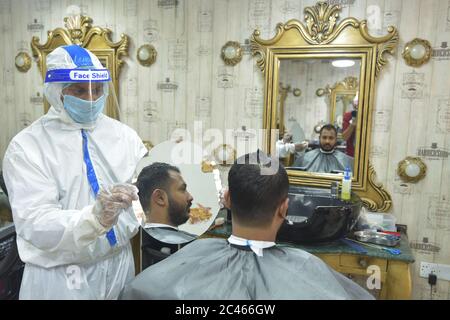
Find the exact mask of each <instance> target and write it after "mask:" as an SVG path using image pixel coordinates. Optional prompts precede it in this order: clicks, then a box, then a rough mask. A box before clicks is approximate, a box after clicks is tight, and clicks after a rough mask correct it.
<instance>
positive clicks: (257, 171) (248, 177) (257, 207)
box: [225, 152, 289, 228]
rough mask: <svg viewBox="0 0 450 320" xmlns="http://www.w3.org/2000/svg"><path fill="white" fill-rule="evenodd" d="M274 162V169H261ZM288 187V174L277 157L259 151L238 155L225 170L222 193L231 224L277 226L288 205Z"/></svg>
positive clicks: (281, 220) (271, 165) (270, 165)
mask: <svg viewBox="0 0 450 320" xmlns="http://www.w3.org/2000/svg"><path fill="white" fill-rule="evenodd" d="M274 165H275V170H272V171H267V170H262V169H264V168H266V169H267V167H272V168H273V167H274ZM270 172H271V173H272V174H267V173H270ZM288 189H289V180H288V176H287V173H286V170H285V169H284V167H283V166H282V165H281V164H280V163H279V161H278V159H275V158H272V157H268V156H267V155H265V154H263V153H262V152H258V153H253V154H247V155H245V156H243V157H241V158H239V159H238V160H236V162H235V163H234V164H233V166H232V167H231V169H230V171H229V173H228V192H227V193H226V195H225V200H226V202H227V205H228V206H229V207H230V208H231V212H232V218H233V224H235V223H237V224H239V225H241V226H244V227H256V228H258V227H262V228H264V227H269V226H271V225H274V224H275V225H276V227H277V228H279V226H280V225H281V223H282V222H283V220H284V217H285V216H286V212H287V208H288Z"/></svg>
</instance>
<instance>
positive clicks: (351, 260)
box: [339, 254, 387, 272]
mask: <svg viewBox="0 0 450 320" xmlns="http://www.w3.org/2000/svg"><path fill="white" fill-rule="evenodd" d="M339 265H340V267H345V268H353V269H362V270H366V269H367V267H369V266H373V265H376V266H378V267H379V268H380V271H381V272H386V271H387V260H385V259H378V258H371V257H365V256H358V255H346V254H343V255H341V256H340V261H339Z"/></svg>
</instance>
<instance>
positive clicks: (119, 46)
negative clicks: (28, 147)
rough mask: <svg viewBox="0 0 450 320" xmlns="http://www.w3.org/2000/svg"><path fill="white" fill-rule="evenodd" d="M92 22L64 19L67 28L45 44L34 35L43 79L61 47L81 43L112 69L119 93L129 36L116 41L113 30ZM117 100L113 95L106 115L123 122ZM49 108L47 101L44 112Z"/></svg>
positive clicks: (78, 17) (80, 17)
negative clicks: (51, 55)
mask: <svg viewBox="0 0 450 320" xmlns="http://www.w3.org/2000/svg"><path fill="white" fill-rule="evenodd" d="M92 22H93V21H92V18H90V17H87V16H83V15H76V16H70V17H66V18H64V24H65V27H66V28H56V29H54V30H51V31H48V32H47V41H46V42H45V43H44V44H41V43H40V40H39V37H36V36H33V38H32V40H31V48H32V52H33V57H35V58H36V59H37V63H38V67H39V70H40V72H41V75H42V79H45V74H46V72H47V67H46V64H45V61H46V58H47V55H48V54H49V53H50V52H52V51H53V50H54V49H56V48H58V47H60V46H65V45H70V44H77V45H79V46H81V47H83V48H86V49H88V50H89V51H91V52H92V53H93V54H95V55H96V56H97V57H98V59H99V60H100V62H101V63H102V64H103V66H104V67H105V68H107V69H109V71H110V73H111V80H112V83H113V85H114V89H115V91H116V93H117V94H118V92H119V75H120V70H121V67H122V65H123V64H124V61H123V60H122V57H126V56H128V44H129V39H128V36H127V35H125V34H121V35H120V40H119V41H117V42H113V41H112V40H111V33H112V31H111V30H110V29H108V28H102V27H98V26H96V27H93V26H92ZM113 99H114V98H113V96H112V95H109V97H108V100H107V104H106V108H105V112H106V114H107V115H108V116H110V117H112V118H114V119H117V120H120V119H119V118H120V117H119V114H118V110H117V108H115V107H114V106H115V101H113ZM49 108H50V105H49V103H48V102H47V100H46V99H44V111H45V112H47V111H48V109H49Z"/></svg>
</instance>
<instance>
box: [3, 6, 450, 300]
mask: <svg viewBox="0 0 450 320" xmlns="http://www.w3.org/2000/svg"><path fill="white" fill-rule="evenodd" d="M329 2H331V3H333V4H341V5H342V7H343V10H342V14H341V17H342V18H344V17H347V16H353V17H356V18H358V19H367V20H368V22H369V26H370V31H371V33H372V34H374V35H382V34H383V33H385V31H386V29H387V26H388V25H395V26H397V27H398V29H399V33H400V45H399V50H397V54H396V56H394V57H390V58H389V64H388V66H387V67H386V68H385V69H384V70H383V72H382V74H381V77H380V79H379V81H378V85H377V97H376V102H375V110H374V120H373V121H374V126H373V140H372V148H371V153H370V158H371V161H372V162H373V164H374V166H375V168H376V171H377V173H378V179H379V180H380V182H382V183H383V184H384V186H385V187H386V189H387V190H389V192H390V193H391V195H392V197H393V203H394V206H393V210H392V213H393V214H394V215H395V216H396V218H397V222H398V223H402V224H406V225H408V233H409V238H410V242H411V246H412V247H413V249H414V253H415V255H416V263H415V264H413V265H412V272H413V298H415V299H428V298H429V297H430V292H429V287H428V284H427V281H426V279H423V278H420V277H418V269H419V266H420V261H427V262H435V263H441V264H450V245H449V244H450V190H449V189H450V179H449V178H450V175H449V172H450V168H449V159H448V156H449V151H450V145H449V144H450V141H449V137H450V77H449V71H450V48H449V42H450V0H330V1H329ZM313 4H315V1H311V0H271V1H270V0H151V1H149V0H95V1H90V0H78V1H72V0H14V1H13V0H0V28H1V32H0V43H2V46H1V47H0V71H1V74H0V87H1V90H0V99H1V107H0V111H1V112H0V157H3V154H4V152H5V149H6V147H7V144H8V142H9V141H10V139H11V138H12V137H13V136H14V135H15V134H17V133H18V132H19V131H20V130H21V129H23V128H24V127H26V126H27V125H29V124H30V123H31V122H32V121H34V120H35V119H37V118H38V117H39V116H41V115H42V114H43V103H42V79H41V78H40V75H39V72H38V68H37V65H36V63H33V66H32V68H31V69H30V71H28V73H20V72H18V71H17V70H16V69H15V66H14V57H15V55H16V54H17V53H18V52H19V51H27V52H29V53H30V54H31V49H30V41H31V37H32V36H38V37H40V39H41V43H44V42H45V39H46V37H47V35H46V32H47V30H51V29H54V28H56V27H62V26H63V17H65V16H67V14H68V13H72V12H76V11H81V13H83V14H86V15H88V16H90V17H92V18H93V20H94V25H100V26H104V27H108V28H110V29H111V30H112V31H113V40H118V39H119V35H120V34H121V33H125V34H127V35H129V36H130V38H131V44H130V51H129V52H130V56H129V57H128V58H126V59H125V61H126V66H125V67H124V68H123V70H122V73H121V79H120V81H121V82H120V83H121V84H120V85H121V90H120V104H121V110H122V112H123V115H124V116H123V119H122V121H123V122H125V123H126V124H128V125H130V126H131V127H133V128H134V129H135V130H137V132H138V133H139V135H140V136H141V137H142V138H143V139H144V140H150V141H151V142H152V143H153V144H157V143H159V142H162V141H164V140H166V139H167V138H168V137H169V136H170V134H171V133H172V131H173V130H174V129H176V128H187V129H189V130H190V131H191V132H193V130H194V126H195V125H194V124H195V123H196V122H195V121H201V122H198V123H197V129H198V127H199V125H198V124H199V123H200V124H201V127H202V128H201V129H202V130H203V131H205V130H207V129H208V128H218V129H220V130H222V131H223V132H224V134H223V135H224V137H227V136H228V138H229V139H244V140H245V139H246V136H248V135H249V133H248V132H247V131H248V130H249V129H258V128H261V126H262V104H263V91H264V89H263V85H264V82H263V78H262V74H261V72H260V71H259V70H258V69H257V68H256V66H255V60H254V59H253V58H252V57H251V54H250V47H249V45H248V39H249V37H250V35H251V33H252V31H253V30H254V29H255V28H259V29H260V30H261V31H262V36H263V37H264V38H270V37H272V36H273V34H274V30H275V26H276V24H277V23H278V22H285V21H287V20H289V19H292V18H296V19H299V20H303V8H304V7H306V6H311V5H313ZM416 37H420V38H424V39H427V40H429V41H430V42H431V44H432V47H433V49H434V50H433V57H432V59H431V61H430V62H429V63H428V64H426V65H424V66H422V67H420V68H412V67H409V66H407V65H406V64H405V63H404V61H403V59H402V58H401V51H402V49H403V47H404V45H405V43H406V42H408V41H410V40H412V39H413V38H416ZM229 40H234V41H239V42H240V43H241V44H242V45H243V46H244V57H243V59H242V61H241V62H240V63H239V64H238V65H236V66H235V67H227V66H225V65H224V63H223V62H222V60H221V59H220V49H221V47H222V46H223V45H224V44H225V43H226V42H227V41H229ZM144 43H150V44H153V45H154V46H155V47H156V49H157V51H158V58H157V62H156V64H155V65H153V66H151V67H149V68H147V67H142V66H141V65H139V64H138V63H137V61H136V58H135V56H136V49H137V48H138V47H139V46H141V45H142V44H144ZM243 127H245V129H247V131H246V130H242V128H243ZM227 130H228V133H226V132H225V131H227ZM246 132H247V133H246ZM406 156H420V157H421V158H422V159H423V160H424V161H425V163H426V164H427V166H428V173H427V177H426V178H425V179H424V180H422V181H420V182H419V183H417V184H407V183H403V182H402V181H401V180H399V178H398V176H397V175H396V168H397V163H398V162H399V161H400V160H402V159H403V158H405V157H406ZM433 298H435V299H450V286H449V283H448V282H446V281H441V280H439V281H438V285H437V288H436V292H435V293H434V294H433Z"/></svg>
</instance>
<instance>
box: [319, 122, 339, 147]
mask: <svg viewBox="0 0 450 320" xmlns="http://www.w3.org/2000/svg"><path fill="white" fill-rule="evenodd" d="M319 143H320V148H321V149H322V150H323V151H327V152H329V151H333V150H334V148H335V147H336V144H337V130H336V127H335V126H333V125H332V124H327V125H324V126H323V127H322V129H320V136H319Z"/></svg>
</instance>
